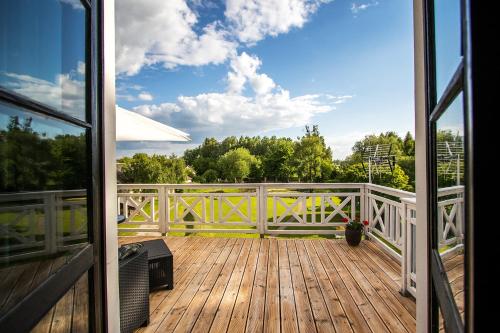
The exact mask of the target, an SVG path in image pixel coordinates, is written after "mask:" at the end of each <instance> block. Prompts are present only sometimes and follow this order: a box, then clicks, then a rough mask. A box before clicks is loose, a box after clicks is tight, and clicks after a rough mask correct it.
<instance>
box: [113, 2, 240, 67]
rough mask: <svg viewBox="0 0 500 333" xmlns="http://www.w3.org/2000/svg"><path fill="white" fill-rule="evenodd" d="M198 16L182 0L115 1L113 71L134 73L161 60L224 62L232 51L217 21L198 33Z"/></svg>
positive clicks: (166, 64) (170, 62)
mask: <svg viewBox="0 0 500 333" xmlns="http://www.w3.org/2000/svg"><path fill="white" fill-rule="evenodd" d="M197 22H198V19H197V17H196V15H195V13H194V12H193V11H192V10H191V9H190V8H189V7H188V5H187V4H186V2H185V1H184V0H168V1H164V0H148V1H136V0H121V1H117V3H116V71H117V73H118V74H126V75H134V74H137V73H138V72H139V71H140V69H141V68H142V67H143V66H148V65H153V64H157V63H160V64H162V65H163V66H164V67H166V68H174V67H176V66H178V65H191V66H200V65H206V64H220V63H223V62H224V61H225V60H226V59H227V58H228V57H229V56H230V55H232V54H233V53H234V52H235V49H236V46H237V45H236V43H235V42H233V41H231V40H230V38H229V36H228V33H227V31H226V30H225V29H224V28H223V27H222V26H221V23H220V22H217V21H216V22H212V23H210V24H208V25H206V26H205V27H204V28H203V29H202V30H201V32H200V34H197V33H196V32H195V25H196V24H197Z"/></svg>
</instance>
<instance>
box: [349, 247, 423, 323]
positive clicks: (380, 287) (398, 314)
mask: <svg viewBox="0 0 500 333" xmlns="http://www.w3.org/2000/svg"><path fill="white" fill-rule="evenodd" d="M340 249H342V250H343V253H344V254H347V253H351V254H353V255H355V254H356V252H355V251H353V248H352V247H350V246H348V245H347V244H342V243H341V244H340ZM351 265H352V266H354V267H353V268H354V269H355V270H356V273H355V274H356V276H358V277H360V276H364V278H365V279H366V280H365V282H368V283H369V285H370V286H371V288H366V286H365V289H369V291H370V292H376V293H377V294H378V295H379V297H380V299H379V301H380V300H382V301H383V302H384V303H385V304H386V307H387V308H388V309H390V310H391V311H392V313H393V314H394V317H395V318H397V319H398V320H399V321H400V322H401V325H402V326H403V327H404V328H405V329H406V330H407V331H408V332H415V330H416V323H415V318H414V317H413V316H412V315H411V314H410V313H409V312H408V311H407V310H406V308H405V307H404V306H403V305H402V304H401V303H400V302H399V300H398V298H397V297H395V296H394V294H392V293H391V292H390V291H389V290H388V289H387V287H386V286H385V284H384V283H383V282H382V281H381V280H379V278H378V277H377V276H376V275H375V274H374V273H373V272H372V271H371V269H370V268H368V266H367V265H366V264H365V263H364V262H363V260H362V259H360V258H357V256H356V261H355V262H354V263H352V264H351ZM356 281H358V284H360V285H361V284H362V283H363V282H362V280H361V279H358V278H357V279H356ZM365 294H367V293H366V292H365ZM367 296H368V294H367ZM369 299H370V300H373V302H372V304H374V303H375V299H377V298H371V297H369ZM374 306H375V304H374ZM380 316H381V317H382V319H384V316H383V315H382V314H380ZM393 319H394V318H393ZM386 325H387V326H388V327H389V328H390V325H389V324H387V322H386Z"/></svg>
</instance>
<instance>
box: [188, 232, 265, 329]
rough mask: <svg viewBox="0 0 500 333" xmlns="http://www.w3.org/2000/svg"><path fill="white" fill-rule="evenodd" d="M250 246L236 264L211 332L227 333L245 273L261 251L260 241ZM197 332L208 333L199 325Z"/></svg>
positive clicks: (254, 240) (254, 241) (255, 240)
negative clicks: (256, 254)
mask: <svg viewBox="0 0 500 333" xmlns="http://www.w3.org/2000/svg"><path fill="white" fill-rule="evenodd" d="M250 245H251V249H249V250H248V252H244V251H242V255H241V256H240V258H239V259H238V263H237V264H236V266H237V268H235V270H234V271H233V274H232V275H231V278H230V279H229V283H228V285H227V288H226V291H225V292H224V296H222V300H221V302H220V304H219V308H218V309H217V311H216V314H215V317H214V320H213V321H212V325H211V326H210V332H226V329H227V327H228V325H229V322H230V320H231V317H232V313H233V308H234V306H235V303H236V300H237V297H238V295H239V291H240V286H241V283H242V280H243V277H244V273H245V272H246V271H247V267H249V266H250V267H251V266H253V265H254V263H253V261H256V256H255V253H258V251H259V246H260V240H259V239H253V240H252V242H251V244H250ZM197 328H198V329H197ZM195 331H197V332H200V333H201V332H206V329H205V328H204V327H203V326H198V327H197V325H195Z"/></svg>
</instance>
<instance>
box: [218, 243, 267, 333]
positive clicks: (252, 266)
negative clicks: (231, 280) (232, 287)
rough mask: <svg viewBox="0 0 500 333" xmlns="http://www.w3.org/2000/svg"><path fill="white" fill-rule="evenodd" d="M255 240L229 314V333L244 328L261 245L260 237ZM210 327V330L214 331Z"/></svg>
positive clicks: (240, 330) (242, 330) (241, 330)
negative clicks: (255, 243) (256, 244)
mask: <svg viewBox="0 0 500 333" xmlns="http://www.w3.org/2000/svg"><path fill="white" fill-rule="evenodd" d="M256 242H257V243H258V246H257V247H256V248H255V249H254V248H253V247H252V253H250V257H249V258H248V262H247V267H246V269H245V273H244V274H243V279H242V280H241V285H240V290H239V291H238V296H237V298H236V302H235V304H234V308H233V312H232V314H231V319H230V321H229V326H228V329H227V332H230V333H233V332H244V331H245V328H246V322H247V316H248V307H249V306H250V298H251V295H252V288H253V281H254V277H255V270H256V269H257V259H258V254H259V251H260V246H261V242H260V239H257V240H256ZM212 328H213V325H212ZM212 328H211V330H210V331H211V332H216V331H214V330H213V329H212Z"/></svg>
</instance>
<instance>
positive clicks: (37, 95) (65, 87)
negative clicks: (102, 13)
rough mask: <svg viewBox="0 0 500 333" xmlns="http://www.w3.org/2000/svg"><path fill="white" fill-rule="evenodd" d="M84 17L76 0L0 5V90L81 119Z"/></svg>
mask: <svg viewBox="0 0 500 333" xmlns="http://www.w3.org/2000/svg"><path fill="white" fill-rule="evenodd" d="M85 19H86V11H85V8H84V7H83V6H82V4H81V2H80V1H79V0H75V1H72V0H71V1H70V0H37V1H30V0H7V1H0V31H2V33H1V34H0V88H3V89H6V90H8V91H12V92H14V93H17V94H20V95H23V96H25V97H29V98H31V99H33V100H36V101H37V102H40V103H43V104H45V105H46V106H48V107H50V108H53V109H55V110H57V111H61V112H64V113H66V114H69V115H71V116H73V117H75V118H78V119H81V120H85V118H86V112H85V77H86V75H85V73H86V70H85V67H86V53H85V45H86V43H85V37H86V36H85V29H86V26H85Z"/></svg>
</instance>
